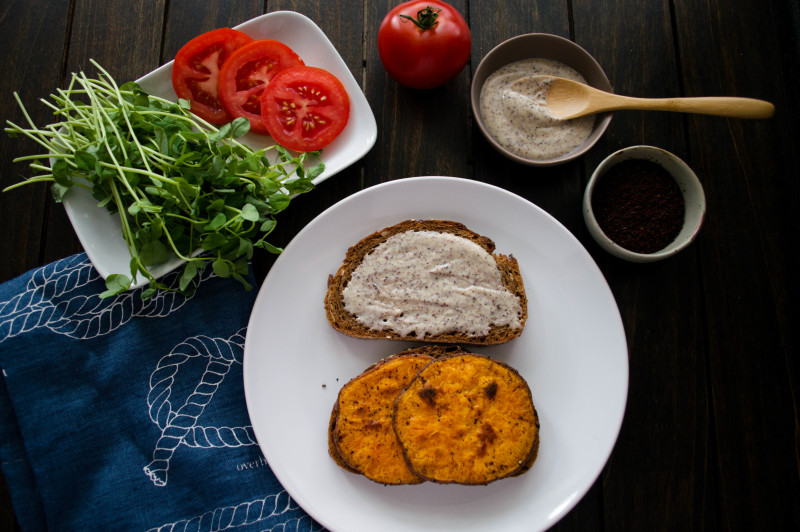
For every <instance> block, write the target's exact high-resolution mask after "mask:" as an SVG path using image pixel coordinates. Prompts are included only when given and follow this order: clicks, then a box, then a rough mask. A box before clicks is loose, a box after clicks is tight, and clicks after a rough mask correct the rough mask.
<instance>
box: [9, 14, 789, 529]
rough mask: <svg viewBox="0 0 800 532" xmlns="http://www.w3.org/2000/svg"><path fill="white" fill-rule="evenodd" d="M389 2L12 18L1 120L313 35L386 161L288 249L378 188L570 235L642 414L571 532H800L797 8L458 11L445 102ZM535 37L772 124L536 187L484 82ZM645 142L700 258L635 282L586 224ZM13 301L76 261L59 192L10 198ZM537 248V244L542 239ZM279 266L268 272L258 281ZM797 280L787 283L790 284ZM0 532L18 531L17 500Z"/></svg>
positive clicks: (280, 236)
mask: <svg viewBox="0 0 800 532" xmlns="http://www.w3.org/2000/svg"><path fill="white" fill-rule="evenodd" d="M396 3H397V2H394V1H386V0H384V1H370V2H364V1H362V0H341V1H338V2H316V1H288V0H286V1H272V0H270V1H263V0H237V1H233V0H216V1H203V0H149V1H144V0H143V1H141V2H129V1H127V2H126V1H122V0H47V1H45V2H30V1H28V0H3V1H2V3H1V4H0V59H1V60H0V64H2V65H3V71H2V76H0V117H2V118H3V120H5V119H11V120H14V121H20V120H21V113H20V112H19V110H18V109H17V107H16V104H15V103H14V101H13V98H12V92H13V91H19V92H20V93H21V95H22V97H23V98H24V99H25V101H26V102H27V103H29V104H30V106H31V107H32V108H33V116H34V118H35V119H36V120H37V122H38V123H46V121H47V120H48V117H47V113H46V112H45V109H44V108H43V107H40V106H36V105H35V100H37V99H38V98H40V97H45V96H47V95H48V94H50V92H51V91H52V90H53V89H54V88H56V87H57V86H61V85H63V83H64V80H65V79H66V77H67V76H68V75H69V73H71V72H73V71H77V70H78V69H86V70H87V71H90V70H91V69H90V68H89V67H90V65H89V63H88V60H89V58H94V59H95V60H97V61H98V62H99V63H100V64H102V65H103V66H104V67H105V68H106V69H108V70H109V72H110V73H111V74H112V75H113V76H114V77H115V78H116V79H117V80H127V79H135V78H137V77H139V76H141V75H143V74H145V73H147V72H148V71H150V70H152V69H154V68H155V67H157V66H159V65H160V64H162V63H165V62H167V61H169V60H170V59H172V57H173V55H174V54H175V52H176V51H177V50H178V48H179V47H180V46H181V45H182V44H183V43H185V42H186V41H187V40H189V39H190V38H191V37H194V36H195V35H197V34H199V33H201V32H204V31H207V30H210V29H213V28H217V27H222V26H233V25H236V24H239V23H241V22H243V21H245V20H247V19H250V18H252V17H254V16H257V15H259V14H261V13H264V12H269V11H276V10H294V11H299V12H301V13H304V14H305V15H307V16H309V17H310V18H311V19H313V20H314V21H315V22H316V23H317V24H318V25H319V26H320V27H321V28H322V30H323V31H325V33H326V34H327V35H328V37H329V38H330V40H331V41H332V42H333V44H334V45H335V46H336V47H337V49H338V50H339V52H340V53H341V55H342V56H343V57H344V59H345V61H346V62H347V64H348V66H349V68H350V69H351V70H352V72H353V74H354V75H355V77H356V79H358V80H360V81H361V82H362V86H363V90H364V93H365V94H366V96H367V99H368V100H369V103H370V105H371V106H372V109H373V112H374V113H375V117H376V119H377V123H378V140H377V143H376V145H375V147H374V148H373V149H372V150H371V151H370V152H369V153H368V154H367V155H366V156H365V157H364V158H363V159H362V160H360V161H358V162H357V163H355V164H354V165H353V166H352V167H350V168H348V169H347V170H346V171H344V172H342V173H341V174H338V175H337V176H336V178H335V179H331V180H328V181H325V182H324V183H322V184H321V185H320V186H319V187H318V189H317V190H315V191H314V192H312V193H311V194H309V195H306V196H304V197H302V199H299V200H297V201H296V202H295V203H293V204H292V206H291V207H290V209H289V210H288V211H286V212H285V213H282V214H281V215H280V217H279V224H278V230H277V232H276V243H277V244H279V245H285V244H286V243H288V242H289V241H290V240H291V238H292V237H293V236H294V235H295V234H296V233H297V232H298V231H299V230H300V229H301V228H302V227H303V226H304V225H305V224H307V223H308V222H309V221H311V220H312V219H313V218H314V217H315V216H316V215H317V214H319V213H320V212H321V211H323V210H324V209H325V208H327V207H329V206H330V205H332V204H334V203H335V202H337V201H339V200H341V199H342V198H345V197H346V196H348V195H350V194H353V193H354V192H357V191H359V190H361V189H363V188H365V187H368V186H371V185H374V184H377V183H381V182H385V181H390V180H394V179H401V178H404V177H408V176H418V175H450V176H460V177H465V178H470V179H475V180H478V181H484V182H487V183H492V184H494V185H498V186H500V187H503V188H506V189H508V190H510V191H512V192H514V193H516V194H519V195H521V196H523V197H524V198H527V199H529V200H530V201H532V202H534V203H535V204H537V205H539V206H540V207H542V208H543V209H545V210H546V211H548V212H549V213H551V214H552V215H553V216H555V217H556V218H557V219H558V220H559V221H561V222H562V223H563V224H564V225H565V226H566V227H567V228H568V229H569V230H570V231H571V232H572V233H573V234H574V235H575V236H576V237H577V238H578V239H579V240H580V241H581V242H582V243H583V244H584V245H585V247H586V248H587V249H588V251H589V252H590V253H591V254H592V256H593V257H594V258H595V260H596V261H597V263H598V265H599V266H600V268H601V270H602V272H603V273H604V275H605V276H606V278H607V279H608V282H609V284H610V286H611V288H612V290H613V293H614V296H615V297H616V300H617V303H618V305H619V309H620V312H621V314H622V318H623V321H624V325H625V330H626V333H627V340H628V344H629V350H630V354H629V359H630V389H629V396H628V406H627V411H626V414H625V420H624V422H623V426H622V430H621V433H620V435H619V439H618V442H617V445H616V447H615V449H614V452H613V454H612V455H611V458H610V460H609V461H608V463H607V465H606V467H605V469H604V470H603V472H602V475H601V476H600V478H598V479H597V482H596V483H595V484H594V486H593V487H592V489H591V490H590V491H589V493H588V494H587V495H586V497H584V499H583V500H582V501H581V502H580V503H579V504H578V505H577V507H576V508H575V509H574V510H573V511H572V512H570V513H569V514H568V515H567V516H566V517H565V518H564V519H563V520H562V521H561V522H560V523H559V524H558V525H557V526H556V528H557V529H561V530H573V529H574V530H582V531H584V530H609V531H612V530H614V531H616V530H700V529H710V530H718V529H719V530H798V529H800V475H799V474H798V468H799V467H800V466H799V465H798V464H800V459H799V458H798V457H800V449H798V447H799V444H798V442H799V441H800V440H799V436H798V434H799V431H800V429H798V426H800V423H798V422H799V420H798V410H800V408H798V407H799V406H800V405H799V402H800V401H799V398H800V390H798V386H800V379H798V375H800V373H798V368H799V367H800V360H798V356H797V355H798V351H800V349H798V348H799V347H800V346H799V345H798V343H799V342H798V334H797V325H798V320H797V311H796V309H797V306H798V301H800V293H798V282H797V281H796V275H797V271H798V270H797V269H796V268H797V265H798V263H800V260H798V259H800V253H798V248H799V247H800V246H798V244H800V240H798V236H797V235H798V232H799V231H800V208H798V205H797V203H798V199H800V191H799V190H798V183H799V182H800V180H799V179H798V177H800V172H799V171H798V168H799V167H800V161H798V151H799V150H798V148H800V127H798V124H800V113H799V111H800V108H799V107H798V103H797V101H796V99H795V98H796V97H797V96H798V95H799V94H798V87H800V75H798V72H800V53H799V52H800V35H799V34H798V27H799V26H798V24H799V23H800V15H799V10H798V6H797V4H796V2H795V1H794V0H773V1H769V2H764V1H763V0H732V1H731V0H686V1H674V0H604V1H602V2H599V1H581V0H562V1H555V0H507V1H491V2H489V1H481V2H478V1H472V2H470V1H466V0H458V1H456V2H453V3H454V5H455V6H456V7H457V8H458V9H459V10H460V11H461V12H462V13H463V14H464V15H465V17H466V19H467V21H468V22H469V24H470V27H471V30H472V36H473V45H472V59H471V61H470V63H469V64H468V65H467V68H465V69H464V71H463V72H462V73H461V74H460V75H459V76H458V78H457V79H455V80H454V81H453V82H451V83H449V84H448V85H446V86H445V87H442V88H440V89H436V90H431V91H425V92H416V91H411V90H407V89H405V88H402V87H400V86H398V85H397V84H395V83H394V82H393V81H392V80H391V79H390V78H389V77H388V76H387V75H386V73H385V72H384V70H383V68H382V66H381V63H380V60H379V58H378V53H377V47H376V35H377V30H378V26H379V24H380V21H381V19H382V18H383V16H384V14H385V13H386V12H387V11H388V10H389V8H390V7H391V6H393V5H394V4H396ZM530 32H544V33H552V34H556V35H561V36H564V37H568V38H570V39H572V40H574V41H575V42H577V43H578V44H580V45H581V46H583V47H584V48H586V49H587V50H588V51H589V52H590V53H591V54H593V55H594V56H595V58H596V59H597V60H598V62H599V63H600V64H601V65H602V66H603V68H604V69H605V71H606V73H607V75H608V77H609V79H610V80H611V83H612V85H613V86H614V88H615V91H616V92H618V93H622V94H631V95H637V96H645V97H665V96H701V95H732V96H748V97H755V98H763V99H766V100H770V101H772V102H774V103H775V104H776V107H777V113H776V115H775V117H774V118H772V119H770V120H767V121H746V120H728V119H723V118H714V117H705V116H697V115H678V114H671V113H657V112H651V113H640V112H633V111H628V112H619V113H617V114H616V116H615V117H614V119H613V121H612V123H611V126H610V127H609V129H608V132H607V133H606V135H605V136H604V138H603V139H601V141H600V142H599V143H598V144H597V145H596V146H595V147H594V148H593V149H592V150H591V152H589V153H588V154H587V155H585V156H584V157H583V158H581V159H580V160H577V161H575V162H572V163H569V164H565V165H562V166H557V167H552V168H546V169H533V168H529V167H524V166H520V165H517V164H514V163H511V162H509V161H507V160H505V159H503V158H502V157H501V156H499V155H498V154H497V153H495V152H494V151H493V150H492V148H491V147H490V146H489V145H488V143H487V142H486V141H485V140H484V139H483V138H482V137H481V135H480V132H479V131H478V130H477V128H476V127H475V125H474V123H473V119H472V114H471V111H470V106H469V98H468V93H469V85H470V79H471V75H472V72H473V71H474V69H475V68H476V66H477V64H478V62H479V61H480V59H481V58H482V57H483V56H484V55H485V54H486V53H487V52H488V51H489V50H490V49H491V48H492V47H493V46H495V45H496V44H498V43H499V42H501V41H503V40H505V39H507V38H509V37H512V36H514V35H518V34H522V33H530ZM634 144H651V145H655V146H659V147H662V148H665V149H667V150H670V151H672V152H673V153H675V154H677V155H678V156H680V157H681V158H683V159H684V160H685V161H687V162H688V163H689V165H690V166H692V167H693V169H694V170H695V171H696V173H697V174H698V175H699V177H700V179H701V181H702V182H703V184H704V186H705V191H706V195H707V201H708V216H707V220H706V223H705V226H704V228H703V230H702V232H701V234H700V236H699V238H698V239H697V241H696V242H695V243H694V244H693V245H692V246H691V247H690V248H689V249H688V250H687V251H685V252H683V253H681V254H679V255H678V256H675V257H674V258H671V259H669V260H666V261H663V262H660V263H655V264H650V265H638V264H631V263H626V262H623V261H620V260H618V259H615V258H612V257H611V256H609V255H607V254H605V253H604V252H603V251H602V250H600V248H599V247H598V246H597V245H596V244H595V243H594V242H593V241H592V240H591V238H590V237H589V234H588V232H587V230H586V228H585V226H584V223H583V220H582V217H581V208H580V202H581V197H582V193H583V188H584V186H585V185H586V182H587V179H588V177H589V175H590V174H591V172H592V170H593V169H594V167H595V166H596V165H597V164H598V163H599V162H600V160H601V159H602V158H603V157H605V156H606V155H608V154H609V153H611V152H613V151H615V150H617V149H619V148H622V147H625V146H630V145H634ZM35 150H36V147H35V146H33V145H32V143H29V142H26V141H18V140H9V139H8V138H6V136H5V135H2V137H1V138H0V178H1V179H2V185H3V186H7V185H9V184H11V183H14V182H17V181H18V180H20V178H21V176H23V175H26V174H27V172H28V170H27V167H26V166H25V165H24V164H13V163H12V159H14V158H15V157H17V156H20V155H23V154H27V153H33V152H35ZM0 223H1V224H2V235H3V236H2V239H0V257H2V259H0V281H5V280H8V279H10V278H12V277H14V276H16V275H18V274H21V273H23V272H24V271H26V270H28V269H30V268H33V267H36V266H40V265H43V264H46V263H48V262H50V261H53V260H55V259H59V258H62V257H65V256H67V255H70V254H72V253H75V252H78V251H80V250H81V246H80V244H79V242H78V240H77V238H76V237H75V234H74V233H73V231H72V228H71V226H70V223H69V222H68V219H67V217H66V214H65V212H64V210H63V208H62V207H61V206H58V205H55V204H54V203H53V202H52V200H51V199H50V196H49V193H48V192H47V190H46V187H44V186H32V187H24V188H23V189H20V190H17V191H14V192H13V193H6V194H2V195H0ZM532 238H535V235H532ZM272 260H273V259H272V258H271V257H265V256H259V257H258V260H257V270H258V271H257V273H258V276H259V277H261V278H263V276H264V275H265V274H266V271H267V270H268V268H269V266H270V265H271V261H272ZM793 271H794V272H795V273H792V272H793ZM0 512H1V513H0V528H1V529H4V530H5V529H13V527H15V526H16V525H15V519H14V514H13V508H12V507H11V503H10V501H9V498H8V495H7V492H6V493H3V496H2V501H0Z"/></svg>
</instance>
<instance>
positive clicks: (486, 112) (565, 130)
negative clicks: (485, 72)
mask: <svg viewBox="0 0 800 532" xmlns="http://www.w3.org/2000/svg"><path fill="white" fill-rule="evenodd" d="M538 75H549V76H557V77H561V78H566V79H571V80H573V81H578V82H580V83H586V80H585V79H584V78H583V76H581V75H580V74H579V73H578V72H577V71H576V70H575V69H573V68H571V67H569V66H567V65H565V64H563V63H560V62H558V61H554V60H552V59H543V58H536V59H523V60H521V61H516V62H514V63H510V64H508V65H506V66H504V67H502V68H500V69H498V70H497V71H495V72H493V73H492V74H491V75H490V76H489V77H488V78H487V79H486V82H485V83H484V84H483V88H482V89H481V98H480V112H481V117H482V118H483V122H484V124H485V125H486V129H487V130H488V131H489V133H490V134H491V135H492V137H494V139H495V140H496V141H497V142H498V143H499V144H500V145H501V146H503V147H504V148H505V149H507V150H509V151H510V152H512V153H514V154H516V155H519V156H520V157H524V158H526V159H534V160H543V159H553V158H555V157H560V156H562V155H566V154H567V153H569V152H571V151H573V150H574V149H575V148H577V147H578V146H580V145H581V144H583V143H584V141H585V140H586V139H587V138H588V137H589V135H590V134H591V132H592V129H593V128H594V116H584V117H581V118H575V119H573V120H559V119H557V118H555V117H554V116H553V115H552V114H551V113H550V111H549V109H548V107H547V91H548V89H549V83H548V82H546V81H545V82H542V81H534V80H529V79H524V78H530V77H531V76H538Z"/></svg>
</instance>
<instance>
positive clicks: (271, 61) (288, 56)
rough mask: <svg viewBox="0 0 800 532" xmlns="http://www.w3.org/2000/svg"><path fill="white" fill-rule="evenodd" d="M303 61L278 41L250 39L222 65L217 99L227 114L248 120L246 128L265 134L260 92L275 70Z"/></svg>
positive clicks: (299, 63) (278, 70)
mask: <svg viewBox="0 0 800 532" xmlns="http://www.w3.org/2000/svg"><path fill="white" fill-rule="evenodd" d="M303 64H305V63H303V60H302V59H300V56H298V55H297V54H296V53H294V51H293V50H292V49H291V48H289V47H288V46H286V45H285V44H283V43H281V42H278V41H273V40H271V39H262V40H258V41H253V42H252V43H250V44H248V45H246V46H243V47H241V48H239V49H238V50H236V51H235V52H234V53H232V54H231V56H230V57H229V58H228V60H227V61H225V64H223V65H222V70H220V74H219V97H220V101H221V102H222V105H223V107H225V110H227V111H228V113H229V114H230V115H232V116H234V117H239V116H243V117H245V118H247V119H248V120H250V131H253V132H255V133H263V134H266V133H267V128H266V127H264V121H263V120H262V119H261V92H262V91H263V90H264V87H266V86H267V85H268V83H269V82H270V80H271V79H272V78H273V76H275V74H277V73H278V72H280V71H281V70H283V69H284V68H287V67H293V66H297V65H303Z"/></svg>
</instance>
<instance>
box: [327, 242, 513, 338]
mask: <svg viewBox="0 0 800 532" xmlns="http://www.w3.org/2000/svg"><path fill="white" fill-rule="evenodd" d="M342 295H343V298H344V307H345V309H346V310H347V311H348V312H350V313H351V314H353V315H354V316H355V317H356V320H357V321H358V323H359V324H361V325H362V326H364V327H367V328H369V329H373V330H393V331H394V332H396V333H397V334H399V335H400V336H403V337H406V336H408V335H409V334H412V333H413V335H414V336H416V337H417V338H422V337H424V336H425V335H436V334H441V333H446V332H455V333H463V334H466V335H470V336H478V337H480V336H486V335H487V334H489V331H490V329H491V328H492V327H502V326H506V325H507V326H509V327H511V328H512V329H519V328H520V327H521V326H522V325H521V323H520V316H521V314H522V309H521V306H520V301H519V298H518V297H517V296H516V295H515V294H513V293H511V292H509V291H508V290H506V288H505V287H504V286H503V282H502V279H501V276H500V270H499V269H498V267H497V263H496V262H495V259H494V257H492V255H491V254H490V253H488V252H487V251H486V250H485V249H483V248H482V247H480V246H479V245H478V244H476V243H474V242H472V241H470V240H468V239H466V238H463V237H460V236H457V235H454V234H451V233H440V232H435V231H406V232H404V233H399V234H396V235H393V236H391V237H389V238H388V239H387V240H386V241H384V242H383V243H381V244H380V245H378V246H377V247H376V248H375V249H374V250H373V251H372V252H371V253H370V254H368V255H367V256H366V257H364V260H363V261H362V262H361V264H359V266H358V267H357V268H356V269H355V270H354V271H353V273H352V276H351V279H350V281H349V282H348V284H347V286H346V287H345V289H344V291H343V293H342Z"/></svg>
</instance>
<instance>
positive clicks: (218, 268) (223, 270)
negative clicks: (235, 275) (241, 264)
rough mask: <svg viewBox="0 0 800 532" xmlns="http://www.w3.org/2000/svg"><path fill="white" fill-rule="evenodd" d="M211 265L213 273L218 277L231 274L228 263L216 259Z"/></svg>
mask: <svg viewBox="0 0 800 532" xmlns="http://www.w3.org/2000/svg"><path fill="white" fill-rule="evenodd" d="M211 267H212V268H213V269H214V273H216V274H217V275H219V276H220V277H230V276H231V267H230V265H229V264H228V263H227V262H226V261H224V260H222V259H217V260H215V261H214V262H212V263H211Z"/></svg>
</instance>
